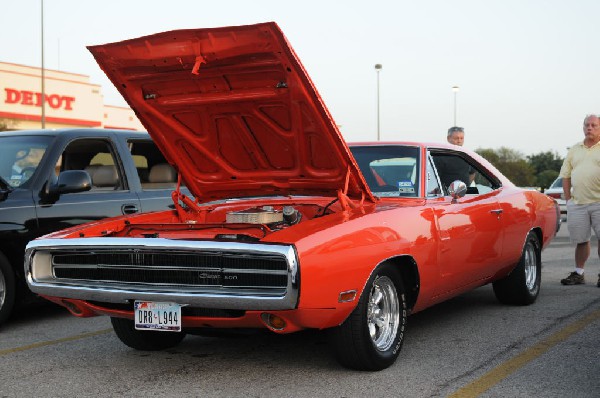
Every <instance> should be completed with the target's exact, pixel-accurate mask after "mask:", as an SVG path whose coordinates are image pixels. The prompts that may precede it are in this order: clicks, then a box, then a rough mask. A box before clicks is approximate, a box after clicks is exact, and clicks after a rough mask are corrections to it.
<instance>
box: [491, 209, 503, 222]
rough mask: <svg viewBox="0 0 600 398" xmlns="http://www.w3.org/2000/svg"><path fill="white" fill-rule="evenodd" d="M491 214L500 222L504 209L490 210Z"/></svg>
mask: <svg viewBox="0 0 600 398" xmlns="http://www.w3.org/2000/svg"><path fill="white" fill-rule="evenodd" d="M490 213H492V214H495V215H496V217H498V220H499V219H500V215H501V214H502V209H494V210H490Z"/></svg>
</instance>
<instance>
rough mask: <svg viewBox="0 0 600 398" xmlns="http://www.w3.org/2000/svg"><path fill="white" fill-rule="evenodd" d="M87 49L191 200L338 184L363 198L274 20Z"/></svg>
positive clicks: (331, 191)
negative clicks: (174, 173)
mask: <svg viewBox="0 0 600 398" xmlns="http://www.w3.org/2000/svg"><path fill="white" fill-rule="evenodd" d="M88 49H89V50H90V51H91V53H92V54H93V56H94V57H95V58H96V61H97V62H98V64H99V65H100V67H101V68H102V69H103V70H104V72H105V73H106V75H107V76H108V77H109V79H110V80H111V81H112V82H113V84H114V85H115V86H116V87H117V89H118V90H119V91H120V92H121V94H122V95H123V97H124V98H125V100H126V101H127V102H128V103H129V105H130V106H131V108H132V109H133V110H134V111H135V113H136V114H137V116H138V118H139V119H140V121H141V122H142V124H143V125H144V126H145V127H146V129H147V130H148V132H149V133H150V135H151V136H152V138H153V139H154V141H155V142H156V143H157V144H158V145H159V146H160V148H161V150H162V151H163V153H164V154H165V156H166V157H167V159H168V160H169V162H170V163H171V164H173V165H175V167H176V168H177V169H178V171H179V173H181V175H182V177H183V179H184V181H185V183H186V185H187V187H188V188H189V190H190V192H191V193H192V194H193V195H194V196H195V197H196V198H197V199H198V200H199V201H200V202H207V201H212V200H216V199H224V198H233V197H248V196H265V195H325V196H336V195H338V193H339V191H341V192H342V193H345V194H346V195H347V196H348V197H350V198H354V199H367V200H373V196H372V194H371V192H370V190H369V188H368V186H367V184H366V182H365V180H364V179H363V176H362V175H361V173H360V171H359V168H358V166H357V164H356V162H355V161H354V158H353V157H352V155H351V153H350V150H349V149H348V147H347V145H346V143H345V142H344V139H343V138H342V136H341V134H340V132H339V130H338V128H337V126H336V125H335V123H334V122H333V119H332V118H331V115H330V114H329V111H328V110H327V108H326V107H325V104H324V103H323V101H322V100H321V97H320V96H319V94H318V93H317V91H316V89H315V87H314V85H313V83H312V81H311V80H310V78H309V77H308V74H307V73H306V71H305V70H304V67H303V66H302V64H301V63H300V61H299V60H298V57H297V56H296V54H295V52H294V51H293V49H292V48H291V46H290V45H289V43H288V42H287V40H286V38H285V36H284V35H283V33H282V32H281V30H280V29H279V27H278V26H277V24H275V23H262V24H257V25H248V26H234V27H224V28H210V29H194V30H178V31H171V32H164V33H158V34H155V35H151V36H146V37H140V38H137V39H132V40H126V41H122V42H118V43H111V44H105V45H98V46H90V47H88Z"/></svg>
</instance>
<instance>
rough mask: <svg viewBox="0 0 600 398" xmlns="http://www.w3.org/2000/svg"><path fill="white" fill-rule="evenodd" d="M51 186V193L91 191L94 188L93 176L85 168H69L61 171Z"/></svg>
mask: <svg viewBox="0 0 600 398" xmlns="http://www.w3.org/2000/svg"><path fill="white" fill-rule="evenodd" d="M49 188H50V189H49V192H48V193H49V194H50V195H61V194H65V193H76V192H84V191H89V190H90V189H92V178H91V177H90V175H89V174H88V172H87V171H85V170H67V171H63V172H62V173H60V174H59V175H58V179H57V180H56V181H55V182H54V183H51V185H50V187H49Z"/></svg>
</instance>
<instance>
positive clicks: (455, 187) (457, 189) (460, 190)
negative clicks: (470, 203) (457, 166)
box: [448, 180, 467, 201]
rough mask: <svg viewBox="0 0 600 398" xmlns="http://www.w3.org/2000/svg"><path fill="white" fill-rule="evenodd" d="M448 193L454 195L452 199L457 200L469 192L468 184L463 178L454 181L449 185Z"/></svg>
mask: <svg viewBox="0 0 600 398" xmlns="http://www.w3.org/2000/svg"><path fill="white" fill-rule="evenodd" d="M448 193H449V194H450V196H452V200H454V201H456V200H457V199H458V198H462V197H463V196H465V195H466V194H467V184H465V183H464V182H462V181H461V180H456V181H452V183H451V184H450V186H449V187H448Z"/></svg>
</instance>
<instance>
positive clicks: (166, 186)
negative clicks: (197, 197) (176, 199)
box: [125, 137, 190, 212]
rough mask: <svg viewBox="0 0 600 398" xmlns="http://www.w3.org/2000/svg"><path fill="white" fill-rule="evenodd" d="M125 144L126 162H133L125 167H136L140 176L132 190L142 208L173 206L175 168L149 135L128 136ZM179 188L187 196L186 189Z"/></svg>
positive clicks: (153, 209) (175, 178) (152, 209)
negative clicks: (142, 136)
mask: <svg viewBox="0 0 600 398" xmlns="http://www.w3.org/2000/svg"><path fill="white" fill-rule="evenodd" d="M125 145H126V147H127V151H129V153H130V154H131V156H130V157H129V159H128V161H130V162H131V163H132V164H131V165H130V166H128V167H129V169H132V170H133V169H135V170H136V171H137V175H138V177H139V178H138V181H139V184H138V185H139V186H136V187H135V191H136V192H137V194H138V196H139V199H140V203H141V206H142V208H141V211H143V212H149V211H159V210H167V209H173V208H174V205H173V199H172V197H171V193H172V192H173V191H174V190H175V188H176V187H177V179H178V174H177V172H176V170H175V169H174V168H173V166H171V165H170V164H169V163H168V162H167V160H166V159H165V157H164V155H163V154H162V152H161V151H160V150H159V149H158V147H157V146H156V144H155V143H154V142H153V141H152V140H151V139H149V138H148V139H142V138H138V137H129V138H128V139H127V140H126V142H125ZM133 188H134V187H133V184H132V189H133ZM181 191H182V193H184V194H185V195H188V196H190V195H189V191H188V190H187V188H185V187H182V189H181Z"/></svg>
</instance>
